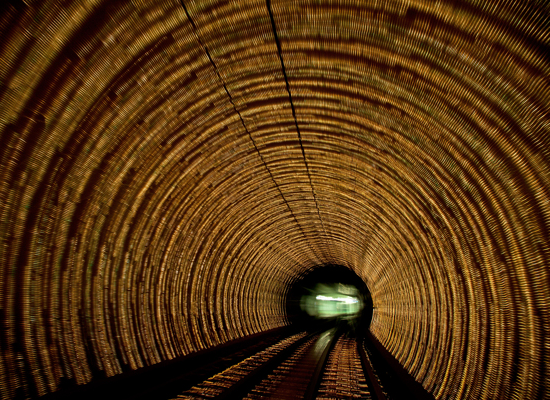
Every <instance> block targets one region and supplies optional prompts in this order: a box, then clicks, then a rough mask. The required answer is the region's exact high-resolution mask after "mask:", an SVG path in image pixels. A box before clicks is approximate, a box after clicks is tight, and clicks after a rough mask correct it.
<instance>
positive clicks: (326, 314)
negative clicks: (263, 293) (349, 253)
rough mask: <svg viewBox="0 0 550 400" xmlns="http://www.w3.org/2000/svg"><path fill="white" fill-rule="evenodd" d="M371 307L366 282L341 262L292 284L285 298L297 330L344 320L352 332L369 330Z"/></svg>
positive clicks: (309, 274)
mask: <svg viewBox="0 0 550 400" xmlns="http://www.w3.org/2000/svg"><path fill="white" fill-rule="evenodd" d="M372 307H373V305H372V298H371V295H370V292H369V289H368V288H367V285H366V284H365V282H363V280H362V279H361V278H360V277H359V276H358V275H357V274H356V273H355V272H353V271H352V270H350V269H349V268H346V267H343V266H340V265H324V266H320V267H317V268H315V269H313V270H311V271H310V272H308V273H307V274H305V275H304V276H302V277H300V278H298V279H297V280H296V281H295V282H294V283H293V284H292V286H291V287H290V289H289V291H288V293H287V297H286V312H287V317H288V319H289V322H290V323H291V324H292V325H295V326H297V327H298V329H308V328H309V329H311V328H312V327H313V326H318V325H319V324H327V323H339V322H344V323H345V324H346V325H348V326H349V328H350V329H351V330H352V331H357V332H366V330H368V328H369V326H370V322H371V319H372Z"/></svg>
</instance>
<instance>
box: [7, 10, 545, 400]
mask: <svg viewBox="0 0 550 400" xmlns="http://www.w3.org/2000/svg"><path fill="white" fill-rule="evenodd" d="M549 18H550V12H549V9H548V6H547V5H545V4H542V3H541V4H530V3H525V2H522V1H519V0H518V1H510V2H503V3H501V2H475V1H472V2H440V3H428V2H422V1H411V2H404V1H387V2H382V3H380V2H376V1H366V2H365V1H357V2H354V1H349V2H332V1H324V0H323V1H311V2H308V1H303V2H302V1H300V2H296V1H272V2H269V1H268V2H265V1H260V0H258V1H243V2H228V1H220V2H217V1H184V2H183V3H182V2H180V1H162V2H161V1H151V2H148V1H145V2H140V3H136V2H134V3H130V2H125V1H120V2H116V3H113V2H107V1H101V0H100V1H97V2H95V3H93V4H89V5H88V4H83V3H81V2H71V1H69V2H65V3H61V2H58V1H45V2H39V3H36V4H34V3H33V4H29V5H26V4H25V3H21V2H19V3H17V4H16V5H15V6H13V5H8V6H7V7H6V9H5V11H4V12H3V13H2V14H1V17H0V33H1V37H2V38H3V40H2V43H0V82H1V85H0V138H1V139H0V142H1V143H2V146H1V148H0V157H1V168H0V215H1V219H0V224H1V225H0V235H1V236H2V243H3V245H2V246H0V260H1V262H0V273H1V276H0V302H1V303H0V304H1V305H0V311H1V313H2V314H1V321H2V331H1V332H2V333H1V334H0V337H1V340H0V397H2V398H13V397H15V396H16V395H18V394H23V395H25V394H26V395H29V396H36V395H43V394H45V393H48V392H51V391H55V390H57V389H58V388H59V387H60V384H61V383H62V382H66V381H69V382H73V383H78V384H83V383H86V382H89V381H91V380H93V379H94V378H97V377H101V376H104V375H106V376H113V375H116V374H119V373H122V372H123V371H127V370H135V369H138V368H141V367H144V366H150V365H154V364H156V363H159V362H161V361H164V360H169V359H174V358H176V357H179V356H182V355H185V354H189V353H192V352H194V351H198V350H200V349H204V348H209V347H212V346H215V345H217V344H220V343H224V342H227V341H229V340H231V339H235V338H239V337H243V336H246V335H249V334H252V333H256V332H261V331H265V330H268V329H271V328H275V327H278V326H283V325H285V324H287V323H288V319H287V317H286V315H285V304H284V298H285V294H286V292H287V291H288V290H289V287H290V285H291V283H292V282H294V281H295V280H296V279H298V278H299V277H300V276H302V275H303V274H305V273H306V272H307V271H308V270H310V269H311V268H314V267H315V266H319V265H326V264H339V265H343V266H345V267H348V268H351V269H352V270H353V271H355V272H356V273H357V274H358V275H359V276H360V277H361V278H362V279H363V280H364V281H365V283H366V284H367V286H368V287H369V290H370V292H371V294H372V298H373V302H374V307H375V311H374V316H373V321H372V326H371V332H372V334H373V335H374V336H375V337H376V338H377V339H378V340H379V341H380V343H381V344H382V345H384V346H385V348H386V349H387V350H388V351H389V352H390V353H391V354H392V355H393V356H394V357H395V358H396V359H397V360H398V361H399V362H400V363H401V364H402V365H403V367H404V368H405V369H406V370H407V371H408V372H409V373H410V374H411V375H412V376H414V377H415V378H416V379H417V381H419V382H421V383H422V385H423V386H424V387H425V388H426V389H427V390H428V391H430V392H431V393H433V394H434V395H435V396H436V397H437V398H441V399H442V398H495V397H501V398H502V397H504V398H545V397H548V393H547V389H546V388H548V387H550V382H548V378H549V375H550V374H549V373H548V367H547V365H549V361H550V360H549V355H548V351H547V349H546V348H545V345H544V343H545V338H546V337H547V336H548V334H549V333H548V322H549V321H550V319H549V315H548V304H549V302H548V299H550V284H549V283H550V279H549V276H548V268H547V266H548V265H549V262H548V261H549V252H550V248H549V246H548V237H549V233H550V232H549V226H550V224H549V221H550V204H549V203H548V199H549V198H550V196H549V190H548V188H549V187H550V186H549V176H550V175H549V172H550V168H549V167H550V163H549V153H548V149H549V148H550V147H549V145H550V143H549V138H550V135H549V132H548V126H549V124H548V112H549V94H550V90H549V82H548V76H549V72H550V71H549V63H548V58H547V55H546V54H547V53H548V44H549V43H548V37H549V36H548V32H549V29H548V21H549Z"/></svg>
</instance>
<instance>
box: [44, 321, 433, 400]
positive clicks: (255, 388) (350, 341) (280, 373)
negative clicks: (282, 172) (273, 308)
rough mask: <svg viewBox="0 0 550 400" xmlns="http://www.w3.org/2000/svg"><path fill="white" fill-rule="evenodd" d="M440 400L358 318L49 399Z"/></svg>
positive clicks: (242, 343)
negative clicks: (360, 327) (358, 326)
mask: <svg viewBox="0 0 550 400" xmlns="http://www.w3.org/2000/svg"><path fill="white" fill-rule="evenodd" d="M74 398H79V399H83V400H85V399H97V398H101V399H103V400H107V399H121V398H124V399H127V400H161V399H162V400H164V399H250V400H256V399H281V400H284V399H376V400H387V399H421V400H424V399H433V396H432V395H431V394H429V393H428V392H426V391H425V390H424V389H423V388H422V386H421V385H420V384H419V383H417V382H416V381H414V379H413V378H412V377H411V376H410V375H408V374H407V373H406V372H404V369H403V368H402V367H401V366H400V365H399V364H398V363H397V362H396V361H395V359H393V357H392V356H390V355H389V353H388V352H387V350H385V349H384V348H383V346H382V345H381V344H380V343H379V342H378V341H377V340H376V339H375V338H374V337H373V336H372V335H371V334H370V333H369V332H368V331H364V330H358V329H357V326H356V325H355V324H354V323H353V321H351V320H350V319H346V318H334V319H325V320H318V321H317V323H316V324H314V325H312V326H310V328H309V329H307V330H301V329H300V328H299V326H298V325H291V326H287V327H284V328H278V329H275V330H273V331H270V332H264V333H261V334H257V335H253V336H251V337H247V338H243V339H239V340H237V341H234V342H233V343H229V344H226V345H223V346H220V347H218V348H214V349H208V350H206V351H204V352H201V353H199V354H196V355H191V356H186V357H183V358H182V359H180V360H174V361H171V362H169V363H164V364H163V365H159V366H155V367H154V368H150V369H143V370H141V371H131V372H129V373H125V374H122V375H120V376H118V377H111V378H106V379H104V380H103V381H101V380H99V381H96V382H94V383H92V384H88V385H84V386H79V387H77V386H75V387H73V388H72V390H71V389H65V390H61V391H59V392H56V393H52V394H49V395H46V396H43V399H44V400H46V399H47V400H65V399H74Z"/></svg>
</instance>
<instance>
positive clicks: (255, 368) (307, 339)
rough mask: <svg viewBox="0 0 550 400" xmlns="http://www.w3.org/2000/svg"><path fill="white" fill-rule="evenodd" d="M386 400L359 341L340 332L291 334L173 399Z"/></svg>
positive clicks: (368, 357) (368, 358)
mask: <svg viewBox="0 0 550 400" xmlns="http://www.w3.org/2000/svg"><path fill="white" fill-rule="evenodd" d="M212 398H216V399H249V400H258V399H281V400H287V399H375V400H385V399H389V396H388V394H387V392H386V391H385V390H384V389H383V388H382V386H381V384H380V380H379V378H378V376H377V374H376V371H375V369H374V368H373V366H372V364H371V362H370V356H369V354H368V352H367V351H366V350H365V347H364V343H363V341H362V340H357V339H356V338H354V337H352V336H351V335H349V334H348V332H345V331H343V330H342V329H338V328H331V329H328V330H325V331H323V332H316V333H310V334H307V333H305V332H302V333H298V334H294V335H291V336H290V337H287V338H285V339H283V340H280V341H279V342H277V343H276V344H274V345H272V346H270V347H268V348H266V349H264V350H262V351H260V352H258V353H256V354H254V355H253V356H251V357H248V358H246V359H244V360H242V361H241V362H239V363H237V364H235V365H232V366H230V367H229V368H227V369H225V370H224V371H222V372H220V373H218V374H216V375H214V376H212V377H210V378H208V379H206V380H204V381H203V382H200V383H198V384H196V385H194V386H193V387H192V388H190V389H188V390H186V391H184V392H182V393H181V394H179V395H178V396H177V397H174V399H212Z"/></svg>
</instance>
